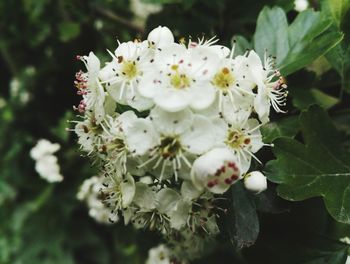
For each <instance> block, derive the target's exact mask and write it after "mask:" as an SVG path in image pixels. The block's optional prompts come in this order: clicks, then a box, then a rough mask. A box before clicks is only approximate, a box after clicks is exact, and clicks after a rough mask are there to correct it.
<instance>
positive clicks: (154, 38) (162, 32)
mask: <svg viewBox="0 0 350 264" xmlns="http://www.w3.org/2000/svg"><path fill="white" fill-rule="evenodd" d="M147 40H148V41H149V42H150V43H151V44H152V45H155V47H157V48H162V47H164V46H166V45H169V44H171V43H174V36H173V33H172V32H171V31H170V29H169V28H167V27H162V26H159V27H157V28H155V29H153V30H152V31H151V32H150V33H149V34H148V37H147Z"/></svg>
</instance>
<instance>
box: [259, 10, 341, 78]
mask: <svg viewBox="0 0 350 264" xmlns="http://www.w3.org/2000/svg"><path fill="white" fill-rule="evenodd" d="M331 24H332V20H331V19H327V18H325V17H324V16H323V15H322V14H321V13H320V12H315V11H312V10H306V11H304V12H301V13H300V14H299V15H298V16H297V17H296V19H295V20H294V21H293V23H292V24H291V25H289V26H288V23H287V18H286V15H285V13H284V11H283V9H281V8H278V7H273V8H268V7H265V8H264V9H263V10H262V11H261V13H260V15H259V17H258V22H257V28H256V32H255V35H254V48H255V50H256V51H257V53H258V54H259V55H260V56H261V57H262V56H264V53H265V50H267V53H268V54H269V55H273V56H276V64H277V67H279V68H280V70H281V72H282V74H284V75H286V76H287V75H289V74H291V73H293V72H295V71H297V70H299V69H301V68H303V67H304V66H306V65H308V64H309V63H311V62H312V61H314V60H315V59H317V58H318V57H320V56H321V55H323V54H325V53H326V52H328V51H329V50H330V49H332V48H333V47H334V46H336V45H337V43H339V42H340V41H341V40H342V38H343V34H342V33H340V32H339V31H337V30H336V31H327V29H328V28H329V27H330V25H331Z"/></svg>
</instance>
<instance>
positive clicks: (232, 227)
mask: <svg viewBox="0 0 350 264" xmlns="http://www.w3.org/2000/svg"><path fill="white" fill-rule="evenodd" d="M225 225H226V228H227V230H228V233H229V236H230V240H231V243H232V244H233V246H234V248H235V249H241V248H243V247H248V246H251V245H253V244H254V243H255V241H256V239H257V237H258V234H259V219H258V215H257V213H256V207H255V203H254V199H253V197H252V195H251V194H250V193H248V191H246V189H245V188H244V187H243V184H242V182H240V181H239V182H237V183H236V184H234V185H233V186H232V187H231V207H230V208H229V210H228V212H227V214H226V215H225Z"/></svg>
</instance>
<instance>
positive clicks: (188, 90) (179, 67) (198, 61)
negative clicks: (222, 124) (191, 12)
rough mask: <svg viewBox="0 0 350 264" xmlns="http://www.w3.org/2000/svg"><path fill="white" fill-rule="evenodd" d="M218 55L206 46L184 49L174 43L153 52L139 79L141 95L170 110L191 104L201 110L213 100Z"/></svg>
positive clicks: (173, 110)
mask: <svg viewBox="0 0 350 264" xmlns="http://www.w3.org/2000/svg"><path fill="white" fill-rule="evenodd" d="M218 62H219V60H218V56H217V55H216V54H215V53H213V52H210V51H208V50H207V49H205V48H203V49H202V48H200V47H198V48H193V49H186V47H185V46H184V45H181V44H176V43H173V44H171V45H168V46H165V47H164V48H162V49H161V50H160V51H156V54H155V58H154V66H153V68H152V70H150V71H148V72H147V73H146V74H145V76H144V78H143V79H142V80H141V82H140V85H139V86H138V87H139V91H140V94H142V95H143V96H145V97H147V98H152V99H153V100H154V102H155V104H156V105H157V106H159V107H161V108H162V109H164V110H166V111H169V112H177V111H180V110H183V109H185V108H186V107H188V106H190V107H192V108H194V109H204V108H206V107H208V106H209V105H210V104H211V103H212V102H213V101H214V99H215V91H214V90H213V89H212V88H211V87H210V84H209V80H210V79H211V78H212V76H213V74H214V73H215V70H216V65H217V64H218Z"/></svg>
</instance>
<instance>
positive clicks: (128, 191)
mask: <svg viewBox="0 0 350 264" xmlns="http://www.w3.org/2000/svg"><path fill="white" fill-rule="evenodd" d="M120 191H121V193H122V204H123V207H127V206H129V205H130V204H131V202H132V200H133V199H134V196H135V181H134V178H133V177H132V176H131V175H130V174H128V175H127V176H126V179H125V181H123V182H122V183H121V184H120Z"/></svg>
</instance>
